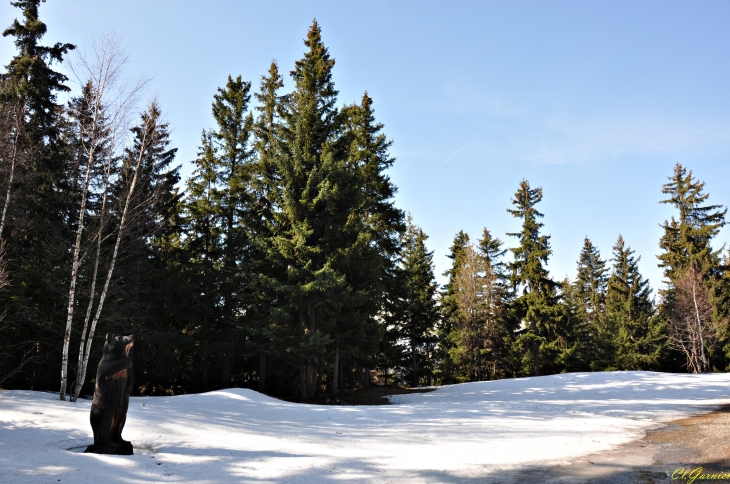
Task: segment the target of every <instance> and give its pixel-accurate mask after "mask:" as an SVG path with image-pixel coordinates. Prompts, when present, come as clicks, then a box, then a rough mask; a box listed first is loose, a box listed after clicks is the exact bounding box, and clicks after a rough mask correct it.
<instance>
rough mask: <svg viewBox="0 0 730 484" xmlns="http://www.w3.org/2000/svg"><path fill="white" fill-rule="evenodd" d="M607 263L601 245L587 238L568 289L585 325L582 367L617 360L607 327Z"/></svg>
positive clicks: (601, 365) (577, 317)
mask: <svg viewBox="0 0 730 484" xmlns="http://www.w3.org/2000/svg"><path fill="white" fill-rule="evenodd" d="M607 273H608V269H607V268H606V262H605V261H604V260H603V259H601V254H600V252H599V251H598V248H597V247H596V246H595V245H593V243H592V242H591V241H590V239H588V237H586V238H585V239H584V240H583V248H582V249H581V252H580V256H579V257H578V267H577V276H576V280H575V282H574V283H573V284H572V287H570V288H567V287H565V288H564V292H565V293H566V296H567V297H566V301H567V300H569V299H572V301H573V302H572V303H566V304H567V305H568V306H571V304H572V306H573V307H574V309H572V314H573V316H572V318H573V320H575V321H576V324H584V327H583V328H582V329H583V331H582V335H581V344H580V346H579V348H578V355H577V357H578V359H579V360H580V361H581V363H579V366H580V367H581V369H584V368H585V366H586V365H587V364H589V365H590V368H592V369H593V370H601V369H603V368H605V367H608V366H610V365H611V364H612V363H613V356H614V351H613V349H612V346H611V342H612V340H613V337H614V335H613V334H612V333H611V332H610V331H608V330H607V328H606V327H605V319H604V318H603V316H604V313H605V302H606V285H607V282H608V275H607Z"/></svg>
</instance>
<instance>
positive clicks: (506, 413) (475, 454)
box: [0, 372, 730, 483]
mask: <svg viewBox="0 0 730 484" xmlns="http://www.w3.org/2000/svg"><path fill="white" fill-rule="evenodd" d="M57 398H58V396H57V395H54V394H49V393H40V392H32V391H16V390H14V391H1V392H0V482H3V483H4V482H11V483H12V482H22V483H25V482H29V483H34V482H44V483H45V482H58V480H60V482H69V481H73V482H74V483H84V482H89V483H91V482H120V483H130V482H196V483H204V482H205V483H208V482H210V483H213V482H255V483H281V482H287V483H289V482H290V483H335V482H338V483H339V482H393V483H396V482H397V483H404V482H468V481H471V480H472V479H482V480H481V481H480V482H484V481H483V479H484V478H490V477H491V478H493V479H498V476H500V475H502V473H503V472H509V471H511V470H515V469H518V468H521V467H525V466H533V467H534V466H538V467H539V466H547V465H553V464H565V463H568V462H569V461H570V460H571V459H574V458H576V457H578V456H581V455H586V454H592V453H596V452H602V451H605V450H608V449H611V448H613V447H615V446H618V445H621V444H623V443H626V442H629V441H631V440H634V439H639V438H641V437H642V436H643V435H644V432H645V431H646V430H648V429H650V428H654V427H656V426H658V425H660V424H661V423H662V422H667V421H670V420H674V419H677V418H682V417H686V416H690V415H694V414H698V413H703V412H707V411H710V410H713V409H715V408H717V407H718V406H720V405H724V404H730V374H707V375H687V374H667V373H652V372H609V373H569V374H562V375H552V376H545V377H533V378H519V379H510V380H500V381H493V382H479V383H465V384H459V385H451V386H445V387H440V388H438V389H436V390H435V391H434V392H431V393H419V394H411V395H399V396H394V397H391V401H392V402H393V403H394V405H389V406H357V407H348V406H318V405H301V404H294V403H288V402H283V401H280V400H276V399H273V398H269V397H267V396H264V395H261V394H259V393H257V392H254V391H252V390H245V389H228V390H220V391H215V392H210V393H206V394H200V395H181V396H175V397H148V398H144V397H133V398H131V399H130V406H129V413H128V416H127V425H126V427H125V429H124V433H123V435H124V437H125V439H127V440H131V441H132V443H133V444H134V446H135V455H134V456H102V455H95V454H83V453H81V452H83V449H84V448H85V447H86V445H89V444H91V443H92V441H93V436H92V432H91V427H90V425H89V409H90V405H91V402H90V401H87V400H85V401H79V402H78V403H75V404H72V403H68V402H61V401H58V400H57ZM69 449H71V450H69Z"/></svg>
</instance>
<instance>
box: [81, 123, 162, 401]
mask: <svg viewBox="0 0 730 484" xmlns="http://www.w3.org/2000/svg"><path fill="white" fill-rule="evenodd" d="M149 122H150V119H149V118H148V119H147V123H149ZM149 128H150V126H149V124H147V125H145V127H144V135H143V137H142V142H141V143H140V147H139V155H138V156H137V164H136V165H135V169H134V176H133V177H132V181H131V182H130V184H129V190H128V191H127V199H126V200H125V202H124V209H123V210H122V218H121V220H120V222H119V231H118V232H117V240H116V242H115V243H114V252H113V253H112V259H111V263H110V264H109V270H108V271H107V274H106V279H105V280H104V289H103V290H102V291H101V295H100V296H99V303H98V305H97V307H96V313H95V314H94V319H93V321H92V322H91V328H90V329H89V334H88V336H87V338H86V345H85V346H86V347H85V349H84V359H83V364H82V374H80V375H79V378H78V382H77V388H78V391H81V387H82V386H83V385H84V381H85V379H86V368H87V367H88V365H89V355H90V353H91V343H92V342H93V341H94V332H95V331H96V325H97V323H98V322H99V317H100V316H101V311H102V309H103V308H104V301H105V300H106V295H107V292H108V290H109V282H110V281H111V278H112V275H113V274H114V266H115V265H116V262H117V255H118V254H119V245H120V243H121V241H122V236H123V234H124V225H125V223H126V221H127V216H128V214H129V204H130V202H131V200H132V196H133V195H134V189H135V187H136V186H137V175H138V174H139V169H140V166H141V164H142V155H143V154H144V151H145V148H146V146H147V135H148V132H149ZM82 376H83V378H82Z"/></svg>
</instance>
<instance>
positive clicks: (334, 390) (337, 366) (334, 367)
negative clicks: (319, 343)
mask: <svg viewBox="0 0 730 484" xmlns="http://www.w3.org/2000/svg"><path fill="white" fill-rule="evenodd" d="M339 370H340V344H339V343H337V344H336V345H335V362H334V364H333V365H332V387H331V388H330V397H332V399H333V400H335V401H337V385H338V382H339V381H340V380H339V378H338V376H339V375H338V372H339Z"/></svg>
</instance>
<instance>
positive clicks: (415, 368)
mask: <svg viewBox="0 0 730 484" xmlns="http://www.w3.org/2000/svg"><path fill="white" fill-rule="evenodd" d="M427 239H428V237H427V236H426V234H424V233H423V230H422V229H421V228H420V227H417V226H416V225H414V224H413V223H412V221H411V219H410V217H409V218H408V220H407V229H406V233H405V234H404V240H403V251H402V253H401V271H402V276H401V277H402V278H403V279H402V280H403V293H402V294H403V295H402V299H401V300H400V301H399V304H398V309H397V311H398V312H397V314H398V329H399V333H400V337H401V338H403V339H404V340H405V341H407V345H408V347H407V348H405V349H404V357H405V358H407V360H410V361H409V363H410V364H409V365H408V364H404V365H403V366H404V373H406V374H410V375H409V376H410V383H411V386H412V387H417V386H418V385H419V380H420V378H419V377H420V373H419V362H421V363H424V362H427V359H426V356H427V352H426V350H427V348H428V345H429V344H430V343H431V342H432V340H434V339H435V338H434V333H435V328H436V325H437V323H438V320H439V310H438V305H437V300H436V291H437V285H436V281H435V278H434V274H433V252H429V251H428V250H427V249H426V240H427ZM405 358H404V359H405ZM409 366H410V368H408V367H409ZM422 366H423V365H422V364H421V367H422Z"/></svg>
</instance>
